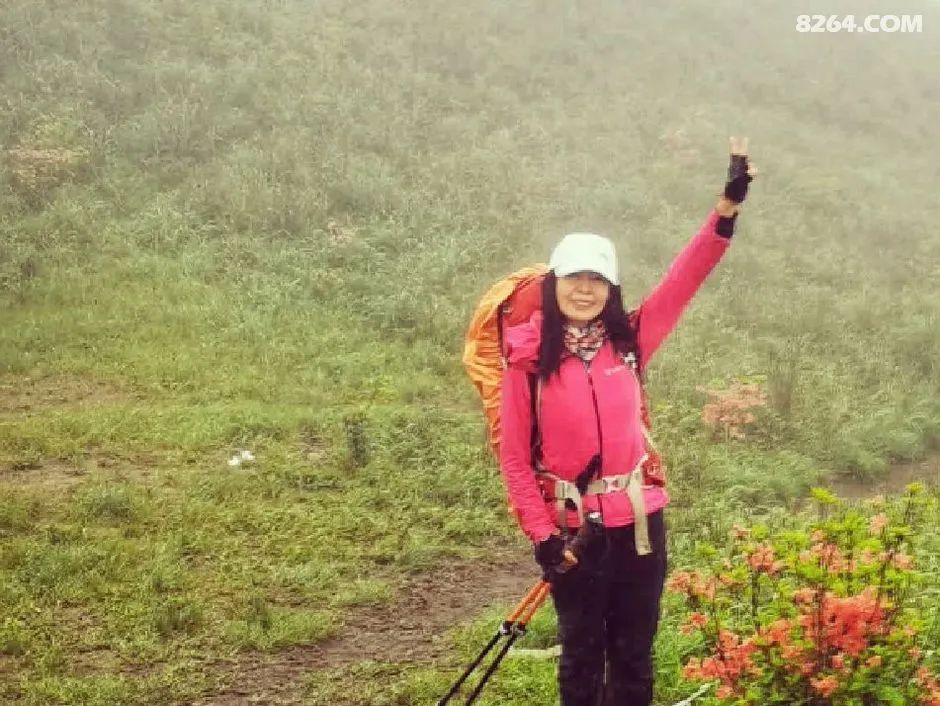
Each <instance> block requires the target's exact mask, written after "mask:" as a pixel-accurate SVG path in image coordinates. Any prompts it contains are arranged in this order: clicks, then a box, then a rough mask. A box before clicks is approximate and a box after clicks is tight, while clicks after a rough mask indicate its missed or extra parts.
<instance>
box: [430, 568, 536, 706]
mask: <svg viewBox="0 0 940 706" xmlns="http://www.w3.org/2000/svg"><path fill="white" fill-rule="evenodd" d="M547 586H548V582H547V581H539V582H538V583H537V584H535V585H534V586H533V587H532V588H530V589H529V592H528V593H526V594H525V596H524V597H523V599H522V600H521V601H519V604H518V605H517V606H516V607H515V608H514V609H513V611H512V613H510V614H509V615H508V616H506V619H505V620H504V621H503V622H502V623H500V625H499V628H497V630H496V634H495V635H493V637H492V638H491V639H490V641H489V642H488V643H486V646H485V647H484V648H483V649H482V650H481V651H480V654H479V655H477V658H476V659H475V660H473V662H471V663H470V666H469V667H467V668H466V669H465V670H464V673H463V674H461V675H460V678H459V679H458V680H457V681H456V682H455V683H454V685H453V686H452V687H451V688H450V691H448V692H447V694H446V695H445V696H444V698H442V699H441V700H440V701H438V702H437V706H445V704H447V702H448V701H450V699H451V698H452V697H453V695H454V694H456V693H457V690H458V689H460V687H461V686H462V685H463V683H464V682H465V681H466V680H467V677H469V676H470V675H471V674H472V673H473V670H474V669H476V668H477V666H479V664H480V662H482V661H483V658H484V657H486V655H487V654H489V652H490V650H492V649H493V647H494V646H495V645H496V643H497V642H499V640H500V638H501V637H503V636H505V635H509V634H510V633H511V632H512V629H513V626H514V625H515V623H516V621H517V620H518V619H519V616H521V615H522V613H523V611H525V609H526V608H527V607H528V606H529V604H530V603H532V601H533V600H535V597H536V596H537V595H538V594H539V592H541V591H542V589H543V588H545V587H547ZM530 617H531V616H530Z"/></svg>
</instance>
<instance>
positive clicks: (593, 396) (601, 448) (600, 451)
mask: <svg viewBox="0 0 940 706" xmlns="http://www.w3.org/2000/svg"><path fill="white" fill-rule="evenodd" d="M584 371H585V372H586V373H587V379H588V385H590V386H591V399H592V400H593V402H594V419H595V420H596V421H597V444H598V450H597V454H598V455H599V456H600V457H601V468H600V473H603V470H604V454H603V451H604V433H603V432H602V431H601V413H600V408H599V407H598V406H597V392H595V390H594V377H593V376H592V375H591V366H590V363H585V365H584Z"/></svg>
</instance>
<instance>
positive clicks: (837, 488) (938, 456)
mask: <svg viewBox="0 0 940 706" xmlns="http://www.w3.org/2000/svg"><path fill="white" fill-rule="evenodd" d="M914 482H918V483H924V484H926V485H931V486H936V487H940V453H934V454H933V455H931V456H929V457H927V458H926V459H924V460H922V461H915V462H913V463H899V464H896V465H894V466H892V467H891V468H890V469H889V470H888V473H887V474H886V475H885V476H884V477H883V478H877V479H873V480H861V479H857V478H841V479H839V480H835V481H832V482H830V483H829V489H830V490H832V492H834V493H835V494H836V495H838V496H839V497H840V498H846V499H848V500H861V499H863V498H871V497H874V496H876V495H900V494H901V493H903V492H904V488H905V487H906V486H908V485H909V484H911V483H914Z"/></svg>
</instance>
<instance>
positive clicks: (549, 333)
mask: <svg viewBox="0 0 940 706" xmlns="http://www.w3.org/2000/svg"><path fill="white" fill-rule="evenodd" d="M754 174H756V170H755V169H754V168H753V167H750V166H749V165H748V161H747V139H746V138H745V139H744V140H742V141H741V142H740V143H739V142H738V141H737V140H736V139H735V138H731V167H730V169H729V175H728V182H727V184H726V185H725V191H724V194H723V195H722V196H721V198H719V200H718V203H717V204H716V206H715V208H714V210H713V211H712V212H711V213H710V214H709V217H708V219H707V220H706V221H705V224H704V225H703V226H702V227H701V229H700V230H699V232H698V233H697V234H696V235H695V237H694V238H692V240H691V241H690V242H689V244H688V245H687V246H686V247H685V249H684V250H683V251H682V253H681V254H680V255H679V257H678V258H677V259H676V260H675V262H674V263H673V264H672V267H671V268H670V269H669V272H668V273H667V275H666V276H665V278H663V280H662V281H661V282H660V283H659V285H658V286H657V287H656V288H655V289H654V290H653V291H652V292H651V293H650V295H649V296H648V297H647V298H646V299H645V300H644V301H643V303H642V304H641V306H640V307H639V309H637V310H636V311H635V312H634V313H633V314H632V315H629V316H628V315H627V313H626V311H625V310H624V307H623V301H622V299H621V290H620V280H619V273H618V267H617V258H616V254H615V251H614V246H613V244H612V243H611V242H610V241H609V240H607V239H606V238H603V237H601V236H599V235H594V234H590V233H574V234H570V235H567V236H565V237H564V238H563V239H562V241H561V242H560V243H559V244H558V246H557V247H556V248H555V250H554V251H553V252H552V256H551V260H550V261H549V270H550V271H549V273H548V275H547V276H546V278H545V281H544V285H543V290H542V310H541V311H539V312H536V313H535V314H534V315H533V316H532V318H531V319H530V320H529V321H528V322H526V323H524V324H520V325H518V326H514V327H511V328H509V329H508V330H507V331H506V332H505V340H506V345H507V349H508V356H507V362H508V365H507V368H506V371H505V374H504V377H503V382H502V391H501V392H502V394H501V400H502V402H501V415H500V418H501V424H502V431H501V438H502V446H501V450H500V466H501V469H502V473H503V478H504V481H505V483H506V486H507V491H508V494H509V498H510V502H511V504H512V506H513V507H514V508H515V510H516V511H517V516H518V518H519V522H520V525H521V526H522V529H523V531H524V532H525V533H526V535H528V537H529V538H530V539H531V540H532V541H533V543H534V545H535V557H536V560H537V561H538V563H539V564H540V565H541V567H542V569H543V571H544V574H545V577H546V578H547V579H548V580H549V581H550V582H551V587H552V598H553V600H554V603H555V610H556V612H557V614H558V629H559V637H560V641H561V647H562V654H561V662H560V665H559V685H560V690H561V702H562V706H597V704H598V703H603V704H604V705H605V706H649V704H650V703H651V702H652V697H653V664H652V654H651V651H652V644H653V639H654V637H655V634H656V628H657V624H658V621H659V601H660V596H661V594H662V590H663V582H664V579H665V574H666V530H665V525H664V522H663V508H664V507H665V506H666V504H667V503H668V501H669V497H668V495H667V494H666V491H665V488H664V487H662V484H661V483H659V482H658V479H657V478H656V477H655V476H651V475H650V474H649V473H647V472H646V468H645V466H646V462H647V461H648V452H650V449H649V446H648V445H647V441H646V438H645V434H644V426H643V420H642V413H641V388H640V376H641V375H642V374H643V371H644V369H645V368H646V366H647V365H648V364H649V362H650V360H651V359H652V357H653V355H654V354H655V352H656V350H657V349H658V348H659V346H660V344H661V343H662V342H663V340H664V339H665V338H666V336H667V335H669V333H670V332H671V331H672V329H673V328H674V327H675V325H676V323H677V321H678V319H679V316H680V314H681V313H682V311H683V309H684V308H685V306H686V305H687V304H688V302H689V301H690V300H691V299H692V297H693V296H694V294H695V292H696V290H697V289H698V288H699V286H700V285H701V283H702V282H703V281H704V280H705V278H706V277H707V276H708V274H709V273H710V272H711V270H712V268H713V267H714V266H715V265H716V264H717V263H718V261H719V260H720V259H721V257H722V255H723V254H724V252H725V250H726V249H727V248H728V245H729V243H730V239H731V236H732V234H733V231H734V223H735V219H736V218H737V211H738V206H739V204H740V203H741V202H742V201H744V198H745V195H746V193H747V187H748V183H749V182H750V181H751V179H752V176H753V175H754ZM586 517H588V518H590V519H591V521H592V522H594V523H595V524H594V525H586V526H585V527H592V526H596V527H598V528H599V529H598V530H597V531H596V532H594V535H595V536H596V540H594V541H592V542H591V543H590V544H585V545H583V546H582V545H581V543H580V542H581V540H579V542H578V547H579V551H578V552H575V551H573V548H574V546H573V545H572V539H573V537H574V536H575V534H576V533H577V532H578V528H579V526H580V525H581V524H582V522H583V521H584V520H585V518H586ZM636 518H639V519H638V520H637V519H636ZM582 534H583V536H584V537H587V536H588V535H587V533H582ZM579 554H580V555H579Z"/></svg>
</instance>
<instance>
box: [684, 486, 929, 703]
mask: <svg viewBox="0 0 940 706" xmlns="http://www.w3.org/2000/svg"><path fill="white" fill-rule="evenodd" d="M814 495H815V496H816V499H817V500H819V501H820V502H821V503H822V505H823V507H824V509H825V510H826V512H825V514H824V516H823V519H822V520H819V521H817V522H815V523H814V524H813V525H812V526H810V527H809V529H808V530H794V531H785V532H781V533H779V534H778V535H777V536H774V537H771V536H770V534H769V532H768V530H767V529H766V528H765V527H760V526H755V527H753V528H743V527H735V528H734V529H733V530H732V532H731V537H730V542H729V546H728V548H727V551H726V552H723V551H720V550H718V549H717V548H713V547H712V548H706V550H705V552H706V554H707V555H708V556H709V558H710V563H711V565H712V568H711V569H710V570H707V571H679V572H676V573H674V574H673V575H672V576H671V577H670V579H669V582H668V589H669V590H671V591H673V592H677V593H679V594H681V595H682V596H684V597H685V600H686V603H687V605H688V608H689V613H688V615H687V616H686V618H685V623H684V625H683V627H682V628H681V630H682V632H683V633H685V634H687V635H695V636H697V637H698V641H697V645H698V647H697V651H696V654H695V655H694V656H692V657H691V658H689V659H688V661H687V662H686V664H685V668H684V671H683V676H684V678H686V679H688V680H691V681H713V682H716V683H717V685H718V688H717V690H716V692H715V694H714V696H711V697H708V698H707V699H705V700H704V701H703V702H702V703H713V704H716V703H720V704H734V705H735V706H744V705H746V704H747V705H754V706H756V705H757V704H761V705H763V704H787V705H788V706H792V705H795V704H804V705H806V706H874V705H875V704H892V705H894V704H897V705H898V706H902V705H903V706H914V705H915V704H918V705H922V706H940V673H938V655H937V653H936V649H937V644H938V642H940V605H938V601H937V591H936V586H934V587H933V588H932V589H931V588H930V587H929V585H928V584H929V581H928V580H927V577H926V576H925V574H924V573H923V572H921V571H919V570H918V569H917V568H916V564H917V562H916V560H915V557H916V556H917V552H916V548H917V547H916V540H917V539H918V534H917V533H916V532H915V531H914V529H913V528H914V527H915V526H916V524H917V523H918V520H919V518H921V517H923V516H924V515H925V513H929V516H931V517H936V513H937V502H936V500H935V499H932V498H929V497H927V496H926V495H925V494H924V493H923V491H922V489H921V488H920V487H919V486H916V485H913V486H910V487H909V488H908V492H907V494H906V495H905V496H904V498H903V499H901V500H900V501H897V502H895V503H894V504H891V505H886V504H884V503H881V505H882V507H881V508H880V509H881V511H880V512H878V514H875V515H874V516H873V517H866V515H865V514H864V513H863V512H862V511H861V510H860V509H857V508H845V507H842V506H841V504H840V503H839V501H838V500H837V499H836V498H835V497H834V496H832V495H831V494H829V493H827V492H826V491H820V490H817V491H814ZM833 510H835V511H834V512H833ZM825 515H830V516H829V517H826V516H825ZM934 579H936V577H934Z"/></svg>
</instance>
